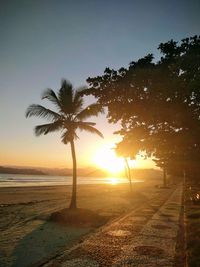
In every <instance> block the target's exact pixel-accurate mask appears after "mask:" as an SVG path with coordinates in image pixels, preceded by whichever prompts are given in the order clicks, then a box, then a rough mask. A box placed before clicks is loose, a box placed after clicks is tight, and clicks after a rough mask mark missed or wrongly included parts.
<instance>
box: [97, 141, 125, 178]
mask: <svg viewBox="0 0 200 267" xmlns="http://www.w3.org/2000/svg"><path fill="white" fill-rule="evenodd" d="M93 160H94V163H95V165H97V166H98V167H100V168H102V169H104V170H106V171H108V172H109V173H112V174H118V173H119V172H121V171H123V170H124V160H123V158H119V157H117V156H116V154H115V151H114V150H113V149H112V147H111V146H104V147H102V148H100V149H99V150H98V151H97V152H96V154H95V155H94V159H93Z"/></svg>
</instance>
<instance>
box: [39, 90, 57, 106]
mask: <svg viewBox="0 0 200 267" xmlns="http://www.w3.org/2000/svg"><path fill="white" fill-rule="evenodd" d="M45 98H47V99H48V100H49V101H51V102H52V103H53V104H54V105H56V107H57V108H59V109H60V108H61V106H60V102H59V99H58V97H57V95H56V93H55V92H54V91H53V90H52V89H50V88H47V89H46V90H45V91H44V92H43V93H42V99H45Z"/></svg>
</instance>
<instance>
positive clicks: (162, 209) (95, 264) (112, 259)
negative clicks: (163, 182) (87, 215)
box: [44, 185, 182, 267]
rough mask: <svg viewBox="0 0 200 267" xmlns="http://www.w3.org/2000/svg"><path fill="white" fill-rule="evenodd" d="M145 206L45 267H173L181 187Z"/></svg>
mask: <svg viewBox="0 0 200 267" xmlns="http://www.w3.org/2000/svg"><path fill="white" fill-rule="evenodd" d="M161 190H163V191H160V195H159V196H158V197H157V198H155V199H152V200H150V201H149V203H144V205H143V206H142V207H140V209H138V210H134V211H132V212H130V213H129V214H128V215H126V216H123V217H122V218H121V219H118V220H116V221H114V222H112V223H111V224H109V225H107V226H105V227H103V228H102V229H101V230H99V231H97V233H95V234H93V235H91V236H90V237H88V238H87V239H86V240H85V241H84V242H83V243H81V244H80V245H78V246H76V247H74V248H73V249H72V250H71V251H70V252H69V251H68V252H66V254H64V255H63V256H62V257H61V258H60V259H57V260H56V261H54V262H49V263H48V264H45V265H44V267H47V266H48V267H50V266H51V267H52V266H54V267H59V266H60V267H111V266H112V267H121V266H122V267H130V266H132V267H161V266H162V267H172V266H173V263H174V256H175V248H176V240H177V234H178V229H179V218H180V212H181V205H182V185H179V186H177V188H176V189H175V190H174V191H173V190H171V191H170V190H167V189H161Z"/></svg>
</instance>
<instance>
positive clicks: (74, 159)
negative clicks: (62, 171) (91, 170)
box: [69, 140, 77, 209]
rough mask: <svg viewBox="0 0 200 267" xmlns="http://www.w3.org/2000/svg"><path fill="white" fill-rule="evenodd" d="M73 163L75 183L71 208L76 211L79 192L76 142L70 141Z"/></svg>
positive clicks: (73, 184) (73, 183)
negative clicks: (77, 192)
mask: <svg viewBox="0 0 200 267" xmlns="http://www.w3.org/2000/svg"><path fill="white" fill-rule="evenodd" d="M70 145H71V153H72V161H73V182H72V197H71V203H70V206H69V208H70V209H76V191H77V166H76V153H75V146H74V140H72V141H70Z"/></svg>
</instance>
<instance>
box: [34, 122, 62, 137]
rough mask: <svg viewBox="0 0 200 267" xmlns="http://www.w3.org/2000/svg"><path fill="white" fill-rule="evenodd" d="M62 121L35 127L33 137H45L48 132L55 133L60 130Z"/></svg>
mask: <svg viewBox="0 0 200 267" xmlns="http://www.w3.org/2000/svg"><path fill="white" fill-rule="evenodd" d="M62 127H63V126H62V121H55V122H53V123H48V124H42V125H37V126H36V127H35V135H36V136H39V135H42V134H44V135H46V134H48V133H50V132H55V131H58V130H60V129H62Z"/></svg>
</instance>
